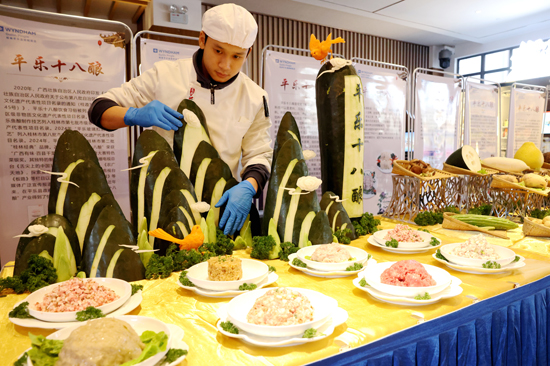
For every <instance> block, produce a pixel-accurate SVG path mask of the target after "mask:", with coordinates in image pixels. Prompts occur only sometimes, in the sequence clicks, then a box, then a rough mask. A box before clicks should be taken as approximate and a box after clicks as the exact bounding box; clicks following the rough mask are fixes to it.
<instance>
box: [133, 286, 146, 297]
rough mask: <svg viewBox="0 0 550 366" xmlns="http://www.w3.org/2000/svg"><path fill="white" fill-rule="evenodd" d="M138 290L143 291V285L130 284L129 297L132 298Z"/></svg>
mask: <svg viewBox="0 0 550 366" xmlns="http://www.w3.org/2000/svg"><path fill="white" fill-rule="evenodd" d="M140 290H143V285H136V284H132V295H131V296H134V295H135V294H136V293H137V292H138V291H140Z"/></svg>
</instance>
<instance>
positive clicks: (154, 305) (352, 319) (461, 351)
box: [0, 219, 550, 365]
mask: <svg viewBox="0 0 550 366" xmlns="http://www.w3.org/2000/svg"><path fill="white" fill-rule="evenodd" d="M396 223H397V222H395V221H390V220H386V219H382V225H381V228H383V229H388V228H392V227H394V226H395V224H396ZM428 229H429V230H430V231H431V233H432V234H434V235H435V236H436V237H438V238H439V239H440V240H441V241H442V242H443V243H444V244H448V243H454V242H460V241H463V239H465V238H467V237H469V236H471V235H475V233H466V232H457V231H451V230H446V229H442V228H441V227H440V226H439V225H438V226H437V227H433V228H428ZM509 234H510V237H511V239H510V240H503V239H498V238H494V239H493V238H491V239H489V240H490V241H491V242H492V243H493V244H499V245H503V246H507V247H510V248H511V249H513V250H514V251H516V253H517V254H519V255H522V256H523V257H525V258H526V261H525V263H526V266H525V267H523V268H521V269H518V270H515V271H512V272H509V273H504V274H494V275H474V274H467V273H462V272H457V271H454V270H452V269H450V268H448V267H446V266H444V265H442V264H440V263H439V262H437V261H435V260H434V259H433V258H432V254H433V253H434V250H430V251H429V252H427V253H422V254H412V255H399V254H392V253H389V252H386V251H384V250H382V249H379V248H376V247H374V246H372V245H370V244H368V243H367V237H362V238H360V239H358V240H356V241H354V242H353V243H352V244H351V245H353V246H356V247H360V248H364V249H365V250H366V251H367V252H369V253H370V254H371V255H372V256H373V257H374V258H375V259H376V260H377V261H378V262H385V261H396V260H402V259H415V260H417V261H419V262H421V263H425V264H430V265H434V266H438V267H441V268H444V269H445V270H447V271H448V272H449V273H450V274H451V275H453V276H456V277H458V278H460V279H461V280H462V285H461V286H462V288H463V290H464V291H463V293H462V294H460V295H458V296H456V297H453V298H450V299H446V300H442V301H440V302H438V303H435V304H432V305H426V306H419V307H406V306H398V305H392V304H387V303H383V302H380V301H378V300H376V299H374V298H373V297H371V296H370V295H369V294H367V293H365V292H363V291H360V290H358V289H357V288H355V287H354V285H353V284H352V280H353V279H354V278H355V276H350V277H344V278H318V277H312V276H309V275H307V274H305V273H302V272H300V271H297V270H295V269H292V268H290V266H289V265H288V263H286V262H283V261H280V260H271V261H266V263H267V264H268V265H272V266H274V267H275V268H276V269H277V274H278V275H279V279H278V280H277V282H276V283H274V284H273V285H271V286H272V287H273V286H281V287H282V286H288V287H303V288H308V289H312V290H315V291H319V292H322V293H324V294H326V295H329V296H332V297H333V298H335V299H336V300H337V301H338V304H339V306H340V307H341V308H343V309H345V310H347V312H348V314H349V318H348V320H347V321H346V323H345V324H342V325H340V326H339V327H337V328H336V329H335V332H334V333H333V334H332V335H331V336H330V337H327V338H325V339H323V340H320V341H318V342H312V343H308V344H304V345H301V346H299V347H282V348H261V347H256V346H250V345H247V344H245V343H243V342H241V341H239V340H235V339H231V338H228V337H225V336H224V335H222V334H220V333H219V332H218V331H217V329H216V322H217V319H218V317H217V315H216V310H217V309H218V307H219V306H220V305H221V304H224V303H226V302H228V301H229V300H230V299H216V298H207V297H202V296H199V295H195V294H194V293H192V292H190V291H187V290H184V289H182V288H180V287H179V286H178V285H177V282H176V281H177V279H178V276H179V274H176V273H173V274H172V276H171V277H170V278H167V279H164V280H151V281H147V280H144V281H140V282H139V283H140V284H143V285H144V289H143V302H142V303H141V305H140V306H139V307H138V308H137V309H135V310H134V311H132V312H131V313H130V314H131V315H141V316H149V317H153V318H157V319H159V320H161V321H163V322H166V323H171V324H176V325H178V326H180V327H181V328H182V329H183V330H184V331H185V337H184V341H185V342H186V343H187V344H188V345H189V347H190V350H189V354H188V357H187V359H186V360H185V361H184V362H183V363H182V365H207V364H217V365H229V364H234V365H237V364H239V365H252V364H254V365H258V364H262V365H302V364H306V363H311V362H315V361H319V360H321V361H320V362H319V363H320V364H326V365H336V364H342V365H344V364H346V365H349V364H353V363H354V362H359V361H360V362H361V364H362V365H365V364H366V361H367V360H369V363H368V364H369V365H370V364H371V361H370V360H372V364H380V365H388V364H392V361H391V360H392V359H393V360H394V361H395V360H396V359H400V360H403V362H404V364H413V365H414V364H415V362H416V361H415V359H416V360H417V361H418V360H423V361H422V362H421V363H418V364H422V365H429V364H439V363H445V362H447V361H448V362H449V364H455V363H456V362H458V364H475V363H476V362H477V363H478V364H481V363H479V362H478V361H479V360H492V363H493V364H494V363H497V364H498V363H499V361H498V360H500V363H502V364H506V363H507V362H506V360H508V361H509V362H508V363H510V364H513V363H512V361H513V360H512V358H511V357H516V359H517V357H519V359H521V358H522V354H523V355H524V356H525V355H530V354H531V353H533V352H535V353H536V354H535V355H534V356H532V357H534V358H536V364H539V363H540V364H546V360H547V349H550V347H547V343H546V342H547V340H546V338H547V337H546V334H547V332H548V330H547V327H548V325H547V322H546V320H547V318H546V310H547V304H548V303H550V292H548V293H547V291H546V288H549V287H550V277H547V278H545V277H546V276H548V275H549V274H550V255H549V254H548V251H547V245H548V244H547V243H550V241H546V240H536V239H534V238H524V237H523V234H522V233H521V230H520V229H516V230H515V231H514V232H509ZM235 255H236V256H239V257H243V258H248V257H249V256H248V254H246V252H245V251H244V250H240V251H236V252H235ZM11 273H12V268H10V267H9V265H8V266H6V268H5V269H4V271H3V272H2V276H7V275H11ZM514 283H517V284H519V285H522V286H521V287H519V288H517V289H514ZM527 284H530V285H528V286H523V285H527ZM467 295H470V296H474V297H475V298H477V299H479V300H485V301H480V302H478V303H477V304H474V305H472V304H473V302H474V300H472V298H469V297H467ZM497 295H500V296H497ZM26 296H27V295H26V294H24V295H8V296H6V297H4V298H0V313H1V314H2V318H1V320H0V343H1V344H2V345H3V346H2V347H1V349H0V360H4V361H5V362H6V363H5V364H11V363H13V362H14V361H15V360H16V359H17V357H18V356H19V355H20V354H21V353H22V352H23V351H24V350H25V349H27V348H29V347H30V339H29V337H28V336H27V333H28V332H29V331H30V332H32V333H34V334H43V335H45V336H46V335H48V334H51V333H53V331H50V330H42V329H28V328H23V327H19V326H14V325H13V324H12V323H11V322H10V321H9V319H8V312H9V311H10V310H11V309H12V308H13V306H14V304H15V303H17V302H18V301H20V300H22V299H24V298H25V297H26ZM486 299H489V300H486ZM485 304H490V305H491V306H488V305H485ZM493 308H494V309H495V310H493ZM484 309H485V310H487V309H489V310H490V311H486V312H485V313H484ZM499 309H504V310H499ZM415 312H419V313H422V314H423V316H424V318H425V320H426V322H424V323H423V324H420V325H418V324H417V322H418V320H417V318H415V317H413V316H411V314H412V313H415ZM542 313H544V315H543V314H542ZM495 314H496V315H495ZM477 318H479V319H478V320H476V319H477ZM527 318H528V319H527ZM520 323H521V325H520ZM507 326H508V328H506V327H507ZM491 328H492V329H491ZM497 330H500V333H499V332H497ZM472 337H473V338H472ZM498 337H504V338H498ZM525 337H526V338H525ZM476 339H477V342H478V343H479V345H478V346H477V347H474V346H475V345H476ZM537 342H539V343H537ZM540 342H544V344H542V343H540ZM528 343H529V344H528ZM491 344H492V345H493V346H492V347H491ZM510 344H512V345H516V346H518V347H519V353H518V352H516V353H515V356H510V354H509V353H510V350H509V345H510ZM507 345H508V346H507ZM361 346H362V347H361ZM486 347H488V350H487V349H484V348H486ZM478 348H479V350H477V351H476V349H478ZM516 348H517V347H516ZM499 349H501V350H502V352H503V354H504V356H501V354H500V353H499ZM343 351H347V352H343ZM480 352H481V353H480ZM487 352H488V354H487ZM491 352H492V353H491ZM530 352H531V353H530ZM537 352H538V353H537ZM539 353H540V355H539ZM483 355H485V357H489V358H483V357H484V356H483ZM331 356H333V357H331ZM327 357H330V358H328V359H326V358H327ZM480 357H481V358H480ZM323 359H324V360H323ZM450 359H452V360H451V361H449V360H450ZM457 360H458V361H457ZM472 360H474V362H473V363H470V361H472ZM388 361H389V363H388ZM394 364H395V363H394ZM400 364H401V363H400Z"/></svg>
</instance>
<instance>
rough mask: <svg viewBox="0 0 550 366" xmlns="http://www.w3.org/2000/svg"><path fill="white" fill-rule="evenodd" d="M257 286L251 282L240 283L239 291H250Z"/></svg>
mask: <svg viewBox="0 0 550 366" xmlns="http://www.w3.org/2000/svg"><path fill="white" fill-rule="evenodd" d="M257 287H258V286H257V285H255V284H253V283H251V284H248V283H243V284H242V285H240V286H239V291H252V290H255V289H256V288H257Z"/></svg>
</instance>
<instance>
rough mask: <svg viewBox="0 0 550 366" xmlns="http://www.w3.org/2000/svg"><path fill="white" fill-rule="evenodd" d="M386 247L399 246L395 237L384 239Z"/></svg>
mask: <svg viewBox="0 0 550 366" xmlns="http://www.w3.org/2000/svg"><path fill="white" fill-rule="evenodd" d="M386 246H387V247H392V248H397V247H398V246H399V242H398V241H397V240H395V239H392V240H388V241H386Z"/></svg>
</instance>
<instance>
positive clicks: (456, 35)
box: [205, 0, 550, 46]
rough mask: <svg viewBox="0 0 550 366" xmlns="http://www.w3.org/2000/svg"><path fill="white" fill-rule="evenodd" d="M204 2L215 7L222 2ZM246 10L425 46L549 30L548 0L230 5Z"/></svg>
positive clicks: (282, 0) (241, 0)
mask: <svg viewBox="0 0 550 366" xmlns="http://www.w3.org/2000/svg"><path fill="white" fill-rule="evenodd" d="M205 2H206V3H212V4H221V3H224V2H227V1H224V0H209V1H205ZM233 2H235V3H237V4H240V5H242V6H244V7H246V8H247V9H249V10H250V11H253V12H258V13H263V14H269V15H276V16H281V17H285V18H290V19H295V20H302V21H306V22H311V23H317V24H323V25H327V26H330V27H335V28H340V29H345V30H351V31H357V32H361V33H366V34H372V35H377V36H381V37H387V38H392V39H397V40H401V41H406V42H413V43H418V44H423V45H427V46H431V45H444V44H445V45H453V46H454V45H458V44H461V43H464V42H474V43H479V44H484V43H489V42H494V41H498V40H501V39H504V38H507V37H512V36H518V35H521V34H523V33H529V32H534V31H537V30H546V31H548V29H550V0H458V1H456V0H233Z"/></svg>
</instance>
